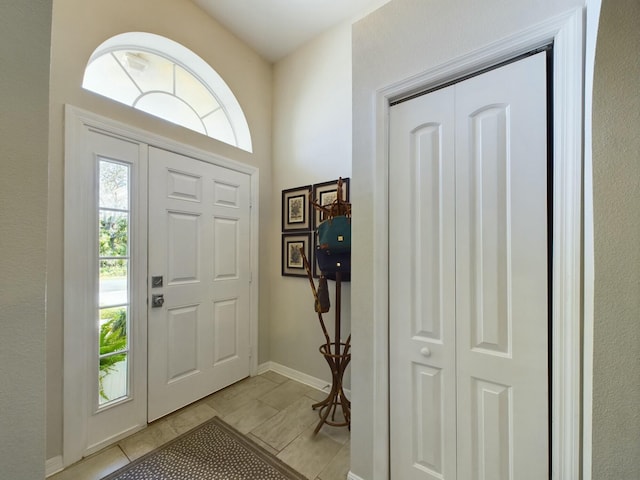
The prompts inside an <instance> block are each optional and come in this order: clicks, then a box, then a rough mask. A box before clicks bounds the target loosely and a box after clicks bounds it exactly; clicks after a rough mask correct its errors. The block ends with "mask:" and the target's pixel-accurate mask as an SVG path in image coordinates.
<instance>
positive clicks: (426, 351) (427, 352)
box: [420, 347, 431, 357]
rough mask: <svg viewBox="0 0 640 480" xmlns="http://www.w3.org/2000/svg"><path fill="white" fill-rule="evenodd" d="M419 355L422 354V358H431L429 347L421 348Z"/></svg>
mask: <svg viewBox="0 0 640 480" xmlns="http://www.w3.org/2000/svg"><path fill="white" fill-rule="evenodd" d="M420 353H421V354H422V356H423V357H430V356H431V350H429V347H422V348H421V349H420Z"/></svg>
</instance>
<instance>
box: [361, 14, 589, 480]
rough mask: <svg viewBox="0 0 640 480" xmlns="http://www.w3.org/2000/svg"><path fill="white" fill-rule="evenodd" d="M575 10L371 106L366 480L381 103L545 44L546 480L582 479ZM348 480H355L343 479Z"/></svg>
mask: <svg viewBox="0 0 640 480" xmlns="http://www.w3.org/2000/svg"><path fill="white" fill-rule="evenodd" d="M583 31H584V20H583V10H582V9H576V10H572V11H569V12H568V13H566V14H564V15H561V16H558V17H555V18H553V19H550V20H548V21H546V22H544V23H541V24H539V25H536V26H534V27H532V28H530V29H527V30H524V31H522V32H519V33H517V34H515V35H513V36H510V37H507V38H505V39H503V40H500V41H498V42H495V43H493V44H490V45H488V46H486V47H483V48H480V49H478V50H476V51H473V52H471V53H469V54H467V55H464V56H461V57H459V58H455V59H453V60H451V61H450V62H447V63H445V64H442V65H438V66H436V67H434V68H432V69H430V70H428V71H426V72H424V73H421V74H418V75H416V76H413V77H411V78H408V79H406V80H403V81H400V82H396V83H393V84H390V85H387V86H384V87H382V88H381V89H379V90H378V91H377V92H376V98H375V112H376V113H375V147H374V148H375V158H374V172H373V179H374V181H373V198H374V202H373V212H374V213H373V227H372V228H373V259H374V260H373V261H374V271H376V272H377V273H378V274H377V275H375V276H374V278H373V280H372V283H373V291H376V292H380V293H379V294H378V295H376V296H375V297H374V300H373V302H374V306H373V312H374V316H373V323H374V326H373V332H374V337H373V342H374V344H373V352H374V353H373V355H374V361H373V379H374V399H373V414H374V415H373V418H374V421H373V452H374V455H373V462H374V465H373V472H374V476H373V479H372V480H388V479H389V476H390V473H389V400H388V399H389V373H390V372H389V362H388V358H389V296H388V291H389V271H388V262H389V243H388V232H389V230H388V228H389V218H388V205H389V193H388V179H389V173H388V172H389V139H388V130H389V129H388V118H389V105H390V103H391V102H393V101H394V100H397V99H399V98H402V97H405V96H408V95H410V94H412V93H414V92H418V91H422V90H429V89H433V88H436V87H438V86H440V85H443V84H446V83H449V82H453V81H455V80H457V79H461V78H464V77H466V76H468V75H470V74H473V73H475V72H478V71H480V70H483V69H486V68H489V67H491V66H494V65H498V64H500V63H503V62H505V61H507V60H509V59H511V58H515V57H517V56H519V55H522V54H524V53H526V52H529V51H533V50H535V49H537V48H540V47H543V46H547V45H551V44H553V47H554V49H553V52H554V53H553V72H554V73H553V87H552V88H553V92H554V93H553V120H552V123H553V126H552V129H553V139H554V140H553V145H552V149H553V153H552V154H553V158H554V159H555V163H554V171H553V179H554V181H553V195H554V207H553V217H554V225H553V232H554V233H553V252H552V256H553V265H552V269H553V272H552V282H553V292H552V297H553V304H552V319H551V322H552V338H553V342H552V345H551V351H552V358H553V362H552V366H551V375H552V387H551V388H552V392H553V393H552V401H551V412H550V414H551V420H552V429H551V443H552V447H551V459H550V460H551V466H552V478H553V479H558V480H560V479H565V478H580V471H581V468H580V465H581V452H582V442H583V439H582V436H581V417H582V397H583V395H582V388H583V386H582V380H581V374H582V371H581V360H582V340H581V328H582V275H583V264H582V251H583V244H582V216H583V201H582V173H583V166H582V130H583V129H582V118H583V112H582V106H583V98H582V92H583V75H582V69H583V58H584V53H583V36H584V33H583ZM349 478H357V477H355V476H354V475H353V474H350V477H349Z"/></svg>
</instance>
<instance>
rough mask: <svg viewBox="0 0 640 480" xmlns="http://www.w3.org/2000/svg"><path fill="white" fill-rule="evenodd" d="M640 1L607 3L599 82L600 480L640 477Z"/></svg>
mask: <svg viewBox="0 0 640 480" xmlns="http://www.w3.org/2000/svg"><path fill="white" fill-rule="evenodd" d="M639 52H640V2H638V1H637V0H605V1H603V2H602V10H601V14H600V27H599V31H598V37H597V44H596V57H595V69H594V80H593V185H594V191H593V202H594V250H595V265H594V274H595V276H594V279H595V281H594V297H595V298H594V358H593V369H594V373H593V479H594V480H600V479H632V478H633V479H635V478H640V54H639Z"/></svg>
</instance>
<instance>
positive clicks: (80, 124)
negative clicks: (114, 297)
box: [62, 105, 259, 467]
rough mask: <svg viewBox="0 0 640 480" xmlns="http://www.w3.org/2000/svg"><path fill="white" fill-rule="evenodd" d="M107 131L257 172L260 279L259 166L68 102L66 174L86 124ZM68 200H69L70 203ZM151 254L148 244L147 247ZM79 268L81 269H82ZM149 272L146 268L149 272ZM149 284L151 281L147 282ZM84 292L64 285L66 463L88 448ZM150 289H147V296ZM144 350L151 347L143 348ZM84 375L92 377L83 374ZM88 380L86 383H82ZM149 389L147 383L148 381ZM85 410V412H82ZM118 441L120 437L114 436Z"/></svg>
mask: <svg viewBox="0 0 640 480" xmlns="http://www.w3.org/2000/svg"><path fill="white" fill-rule="evenodd" d="M87 127H88V128H90V129H92V130H96V131H100V132H103V133H105V134H107V135H113V136H115V137H119V138H124V139H128V140H131V141H133V142H136V143H140V144H146V145H148V146H154V147H159V148H162V149H165V150H169V151H172V152H176V153H179V154H182V155H185V156H188V157H191V158H195V159H197V160H201V161H203V162H207V163H211V164H214V165H219V166H222V167H225V168H228V169H231V170H235V171H238V172H242V173H245V174H248V175H249V176H250V177H251V213H250V215H251V218H250V224H251V241H250V242H251V244H250V250H251V252H250V255H251V264H250V268H251V272H252V274H251V278H252V279H257V278H259V272H258V247H259V239H258V232H259V228H258V226H259V223H258V222H259V205H258V202H257V200H258V198H259V192H258V188H259V170H258V168H256V167H253V166H250V165H246V164H243V163H240V162H237V161H235V160H231V159H228V158H225V157H222V156H220V155H217V154H213V153H211V152H207V151H204V150H200V149H197V148H195V147H192V146H189V145H186V144H183V143H180V142H177V141H174V140H170V139H167V138H164V137H161V136H159V135H155V134H153V133H150V132H147V131H145V130H141V129H139V128H135V127H132V126H129V125H126V124H124V123H121V122H118V121H115V120H112V119H109V118H106V117H103V116H100V115H97V114H94V113H91V112H88V111H86V110H82V109H80V108H77V107H74V106H71V105H65V165H66V166H67V167H66V168H67V170H66V171H65V176H67V175H73V172H72V171H70V170H69V169H70V168H71V167H70V166H72V165H73V164H74V161H77V160H78V157H79V156H80V155H81V154H82V144H83V142H84V138H83V137H84V134H83V132H84V130H85V129H86V128H87ZM65 205H66V203H65ZM144 228H145V231H146V228H147V213H146V212H144ZM72 242H73V239H68V238H67V239H65V259H64V262H65V277H66V272H67V271H68V270H69V269H70V268H71V269H73V268H74V267H73V257H74V255H73V252H74V251H77V249H76V250H74V245H72ZM145 253H146V248H145ZM76 270H77V269H76ZM145 275H146V272H145ZM145 288H146V282H145ZM78 294H79V292H78V291H72V290H71V289H69V288H65V290H64V305H65V312H64V340H65V341H64V357H63V359H64V360H63V369H64V370H63V377H64V381H63V456H62V458H63V465H64V466H65V467H66V466H68V465H70V464H72V463H74V462H76V461H78V460H80V459H81V458H82V455H83V447H84V438H85V435H84V432H85V431H86V422H87V417H86V412H87V411H88V407H87V404H86V402H87V400H86V397H87V395H86V394H85V392H84V391H83V388H84V387H83V385H84V381H83V382H78V381H77V379H78V378H80V375H82V373H81V370H82V369H83V368H84V367H83V366H84V365H85V358H84V357H85V353H84V352H85V349H84V346H83V342H84V337H83V336H82V335H79V334H78V333H77V332H76V331H75V330H74V329H73V328H72V326H73V324H72V319H71V318H70V316H71V315H74V311H75V312H76V313H75V314H76V315H77V314H78V309H77V308H75V309H74V308H73V307H72V305H74V304H78V302H79V299H78ZM146 294H147V292H146V290H145V292H144V295H145V296H146ZM141 311H143V312H144V315H145V316H144V319H145V320H146V308H142V309H141ZM250 312H251V313H250V320H249V322H250V327H249V329H250V334H249V342H250V346H249V349H250V350H249V351H250V356H251V359H250V366H249V373H250V375H255V374H256V373H257V370H258V351H257V349H258V282H257V281H253V280H252V281H251V285H250ZM143 354H144V355H146V354H147V352H146V351H145V352H143ZM81 378H83V379H84V378H86V376H85V375H82V377H81ZM80 383H82V385H80ZM145 388H146V386H145ZM79 412H84V413H83V414H79ZM114 440H115V439H114Z"/></svg>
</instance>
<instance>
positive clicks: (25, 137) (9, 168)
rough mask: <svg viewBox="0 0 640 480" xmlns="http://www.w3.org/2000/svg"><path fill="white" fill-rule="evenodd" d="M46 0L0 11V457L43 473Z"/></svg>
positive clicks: (14, 1)
mask: <svg viewBox="0 0 640 480" xmlns="http://www.w3.org/2000/svg"><path fill="white" fill-rule="evenodd" d="M50 25H51V0H42V1H38V2H24V1H21V0H9V1H6V2H3V4H2V14H1V15H0V60H1V61H2V67H0V98H1V105H2V106H1V108H0V110H1V111H2V114H0V152H2V153H1V157H0V158H1V161H2V174H1V175H0V220H1V225H2V234H1V235H0V251H2V253H3V255H2V258H1V259H0V272H2V275H1V276H0V307H1V308H0V465H1V469H2V473H1V474H0V476H2V478H7V479H9V478H11V479H16V480H18V479H39V478H44V458H45V446H44V442H45V440H44V429H43V426H44V404H45V387H44V384H45V367H44V349H45V272H46V270H45V268H46V242H47V237H46V235H47V229H46V226H47V157H48V147H47V142H48V138H47V128H48V115H49V112H48V106H49V50H50V44H51V39H50V32H51V30H50Z"/></svg>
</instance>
